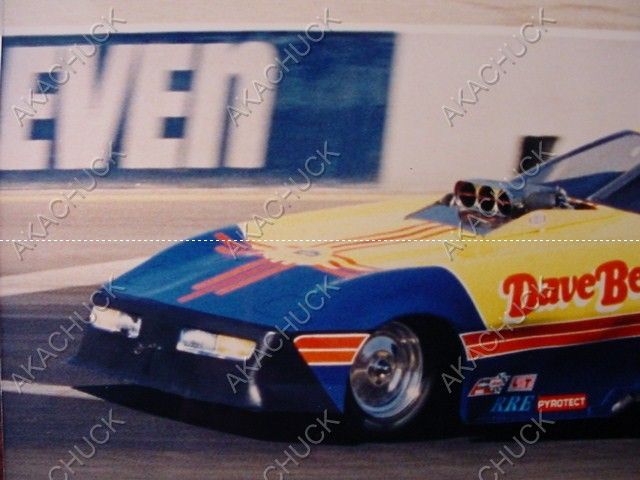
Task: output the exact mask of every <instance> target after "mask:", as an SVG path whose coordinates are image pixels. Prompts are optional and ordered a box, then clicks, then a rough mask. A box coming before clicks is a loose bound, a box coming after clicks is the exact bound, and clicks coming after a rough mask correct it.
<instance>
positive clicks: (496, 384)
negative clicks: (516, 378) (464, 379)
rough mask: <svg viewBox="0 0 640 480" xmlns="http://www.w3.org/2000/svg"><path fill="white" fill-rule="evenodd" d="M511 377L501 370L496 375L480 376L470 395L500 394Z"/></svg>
mask: <svg viewBox="0 0 640 480" xmlns="http://www.w3.org/2000/svg"><path fill="white" fill-rule="evenodd" d="M509 378H511V377H510V376H509V375H507V374H506V373H505V372H501V373H499V374H497V375H496V376H495V377H484V378H480V379H478V381H477V382H476V383H475V385H474V386H473V387H472V388H471V391H470V392H469V395H468V396H469V397H482V396H484V395H499V394H500V393H501V392H502V389H503V388H504V387H505V385H507V383H508V382H509Z"/></svg>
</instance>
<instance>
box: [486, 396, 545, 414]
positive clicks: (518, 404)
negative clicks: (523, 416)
mask: <svg viewBox="0 0 640 480" xmlns="http://www.w3.org/2000/svg"><path fill="white" fill-rule="evenodd" d="M535 398H536V396H535V395H507V396H504V397H498V398H496V401H495V403H494V404H493V407H491V413H518V412H529V411H531V408H532V407H533V404H534V400H535Z"/></svg>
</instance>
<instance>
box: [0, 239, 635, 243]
mask: <svg viewBox="0 0 640 480" xmlns="http://www.w3.org/2000/svg"><path fill="white" fill-rule="evenodd" d="M25 241H27V240H25V239H18V240H8V239H0V242H8V243H13V242H25ZM28 241H32V242H70V243H73V242H122V243H126V242H167V243H178V242H220V243H232V242H253V241H256V242H284V243H291V242H389V243H409V242H440V243H442V242H460V243H465V242H503V243H504V242H506V243H509V242H514V243H518V242H520V243H562V242H578V243H632V242H640V239H635V238H612V239H601V238H600V239H599V238H595V239H593V238H527V239H525V238H473V239H464V240H462V239H456V238H448V239H447V238H444V239H434V238H417V239H411V238H406V239H403V238H393V239H384V238H363V239H338V240H331V239H316V240H314V239H308V238H305V239H298V240H295V239H291V240H283V239H257V240H248V239H246V240H245V239H242V240H220V239H217V238H186V239H172V238H61V239H53V238H42V239H35V238H34V239H32V240H28Z"/></svg>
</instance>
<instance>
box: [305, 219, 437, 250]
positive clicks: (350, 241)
mask: <svg viewBox="0 0 640 480" xmlns="http://www.w3.org/2000/svg"><path fill="white" fill-rule="evenodd" d="M424 227H425V224H424V223H420V224H418V225H411V226H408V227H402V228H396V229H394V230H387V231H384V232H377V233H374V234H369V235H359V236H357V237H349V238H345V239H344V240H338V241H334V242H323V243H316V244H314V245H313V246H314V247H315V246H327V245H328V246H334V245H335V246H341V245H350V244H353V243H354V242H353V240H361V239H366V238H372V237H373V238H379V239H382V238H384V239H386V238H387V237H390V238H396V236H398V234H399V233H400V232H405V231H407V230H413V229H418V232H419V231H420V229H422V228H424ZM415 233H417V232H410V233H405V234H403V235H413V234H415ZM400 236H402V235H400ZM358 243H360V242H358ZM364 243H368V242H364Z"/></svg>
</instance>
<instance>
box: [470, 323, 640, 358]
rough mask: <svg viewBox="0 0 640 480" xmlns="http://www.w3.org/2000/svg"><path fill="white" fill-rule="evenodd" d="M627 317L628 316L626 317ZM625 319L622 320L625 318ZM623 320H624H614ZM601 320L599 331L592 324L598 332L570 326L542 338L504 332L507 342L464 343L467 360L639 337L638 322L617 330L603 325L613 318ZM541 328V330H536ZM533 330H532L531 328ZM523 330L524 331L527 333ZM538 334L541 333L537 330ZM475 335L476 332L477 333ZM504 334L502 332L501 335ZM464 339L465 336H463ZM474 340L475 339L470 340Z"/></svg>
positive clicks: (548, 333)
mask: <svg viewBox="0 0 640 480" xmlns="http://www.w3.org/2000/svg"><path fill="white" fill-rule="evenodd" d="M624 317H627V316H624ZM624 317H622V318H624ZM628 317H632V318H633V317H638V315H629V316H628ZM613 318H621V317H613ZM597 320H599V321H600V322H599V325H600V326H599V327H596V325H598V323H596V322H593V323H591V325H592V326H594V327H595V328H593V329H591V330H586V329H584V328H579V327H578V328H575V329H574V331H569V330H568V329H567V328H566V327H568V326H569V325H570V324H566V323H565V324H560V325H556V326H563V327H564V328H563V329H562V330H560V329H557V330H556V332H555V333H554V332H553V331H547V332H546V333H543V334H540V333H538V334H536V335H522V334H520V335H518V336H513V335H510V336H509V337H507V333H509V334H513V333H514V332H504V337H505V338H504V339H500V340H498V339H492V340H485V341H484V342H471V341H469V339H464V338H463V342H464V343H465V350H466V352H467V358H469V359H477V358H488V357H493V356H497V355H505V354H508V353H516V352H522V351H526V350H537V349H541V348H554V347H567V346H572V345H582V344H588V343H596V342H604V341H608V340H619V339H624V338H633V337H639V336H640V323H639V322H638V321H637V320H636V323H631V324H627V325H626V324H624V323H627V322H626V321H625V322H620V324H619V325H617V326H604V325H607V324H609V322H602V320H611V318H606V319H597ZM573 323H586V322H573ZM536 327H539V326H536ZM529 328H533V327H529ZM525 329H526V327H523V328H522V330H525ZM535 331H536V332H539V331H540V329H539V328H537V329H536V330H535ZM474 333H476V332H474ZM500 333H501V334H503V332H500ZM463 337H464V336H463ZM471 338H475V335H474V337H471Z"/></svg>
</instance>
